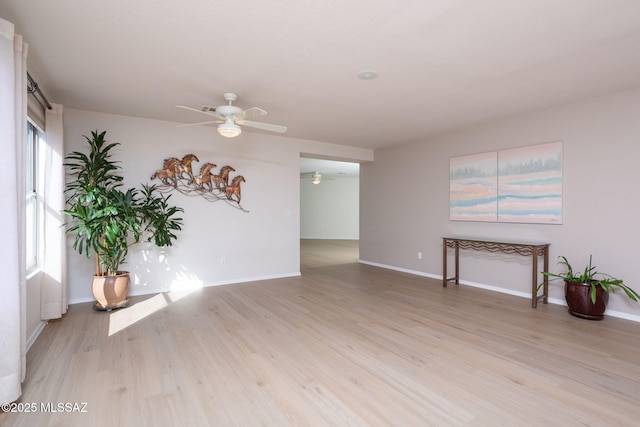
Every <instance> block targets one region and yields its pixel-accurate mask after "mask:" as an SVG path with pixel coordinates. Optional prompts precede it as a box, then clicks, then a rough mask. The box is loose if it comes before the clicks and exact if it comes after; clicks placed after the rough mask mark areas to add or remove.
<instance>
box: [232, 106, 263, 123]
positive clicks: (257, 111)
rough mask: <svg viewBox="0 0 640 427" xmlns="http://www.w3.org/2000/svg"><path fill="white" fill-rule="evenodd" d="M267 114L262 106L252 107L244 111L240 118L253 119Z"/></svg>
mask: <svg viewBox="0 0 640 427" xmlns="http://www.w3.org/2000/svg"><path fill="white" fill-rule="evenodd" d="M266 114H267V112H266V111H264V110H263V109H262V108H258V107H251V108H248V109H246V110H244V111H243V112H242V117H238V119H239V120H242V119H253V118H255V117H260V116H265V115H266Z"/></svg>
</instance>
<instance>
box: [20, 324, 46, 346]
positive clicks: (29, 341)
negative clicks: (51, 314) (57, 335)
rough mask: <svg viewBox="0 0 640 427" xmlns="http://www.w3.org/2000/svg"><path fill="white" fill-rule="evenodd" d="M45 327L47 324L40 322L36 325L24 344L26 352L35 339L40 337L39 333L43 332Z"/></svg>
mask: <svg viewBox="0 0 640 427" xmlns="http://www.w3.org/2000/svg"><path fill="white" fill-rule="evenodd" d="M45 326H47V322H42V321H41V322H40V323H39V324H38V327H37V328H36V329H35V330H34V331H33V333H32V334H31V336H30V337H29V338H28V339H27V342H26V343H25V345H26V347H27V351H29V349H30V348H31V346H32V345H33V343H34V342H36V339H37V338H38V337H39V336H40V333H41V332H42V331H43V330H44V327H45Z"/></svg>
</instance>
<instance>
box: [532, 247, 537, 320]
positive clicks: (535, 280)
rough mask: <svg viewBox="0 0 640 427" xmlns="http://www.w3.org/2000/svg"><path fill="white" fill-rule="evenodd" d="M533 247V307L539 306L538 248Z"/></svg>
mask: <svg viewBox="0 0 640 427" xmlns="http://www.w3.org/2000/svg"><path fill="white" fill-rule="evenodd" d="M532 249H533V268H532V270H533V271H532V277H531V307H533V308H536V307H537V306H538V283H537V282H538V248H532Z"/></svg>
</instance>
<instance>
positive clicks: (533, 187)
mask: <svg viewBox="0 0 640 427" xmlns="http://www.w3.org/2000/svg"><path fill="white" fill-rule="evenodd" d="M498 221H499V222H526V223H542V224H562V142H552V143H548V144H539V145H534V146H529V147H522V148H514V149H509V150H502V151H499V152H498Z"/></svg>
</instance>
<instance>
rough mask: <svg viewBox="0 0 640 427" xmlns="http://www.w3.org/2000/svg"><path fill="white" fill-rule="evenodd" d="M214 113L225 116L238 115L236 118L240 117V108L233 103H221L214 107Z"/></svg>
mask: <svg viewBox="0 0 640 427" xmlns="http://www.w3.org/2000/svg"><path fill="white" fill-rule="evenodd" d="M216 114H217V115H219V116H221V117H224V118H227V117H233V116H238V118H240V117H242V108H240V107H236V106H235V105H221V106H220V107H216Z"/></svg>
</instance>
